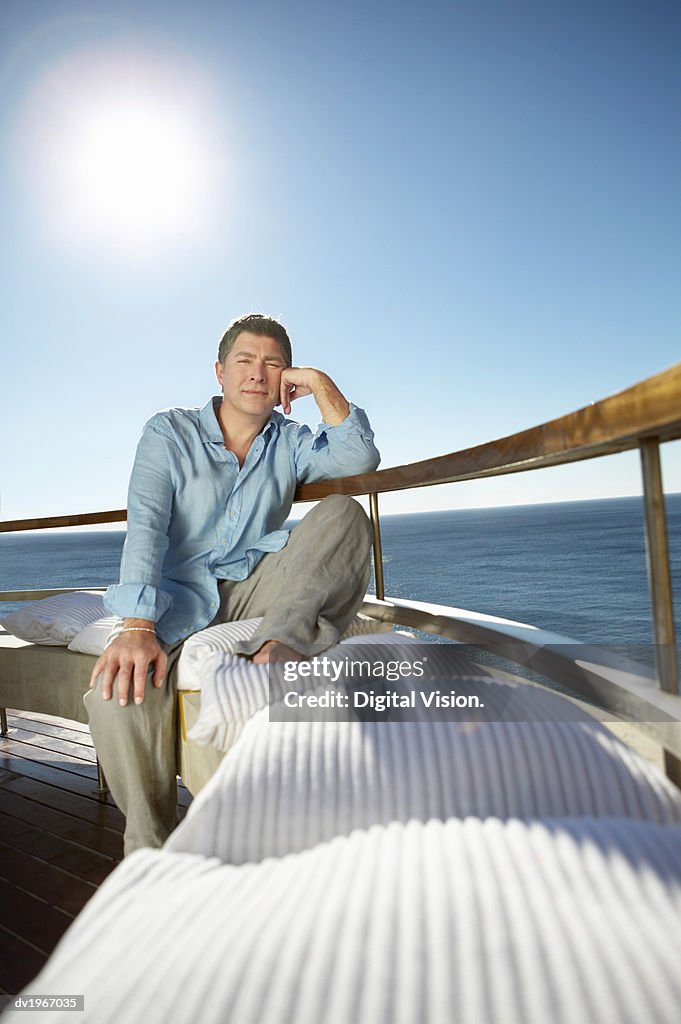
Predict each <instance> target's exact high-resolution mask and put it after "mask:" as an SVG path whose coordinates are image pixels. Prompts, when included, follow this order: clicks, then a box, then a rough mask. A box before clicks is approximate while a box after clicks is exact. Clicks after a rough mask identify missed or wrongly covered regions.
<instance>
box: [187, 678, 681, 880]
mask: <svg viewBox="0 0 681 1024" xmlns="http://www.w3.org/2000/svg"><path fill="white" fill-rule="evenodd" d="M557 699H558V700H560V698H557ZM268 716H269V709H267V708H263V709H262V710H261V711H259V712H257V714H256V715H255V716H254V717H253V718H252V719H251V720H250V721H249V722H247V723H246V725H245V727H244V729H243V732H242V734H241V736H240V737H239V738H238V741H237V742H236V743H235V745H234V746H233V748H232V750H231V751H230V753H229V754H228V756H227V757H226V758H225V759H224V760H223V761H222V763H221V765H220V767H219V769H218V771H217V772H216V774H215V775H214V776H213V778H212V779H211V780H210V782H209V783H208V784H207V785H206V787H205V788H204V789H203V790H202V791H201V792H200V793H199V795H198V796H197V798H196V799H195V800H194V802H193V804H192V806H191V807H190V809H189V813H188V814H187V817H186V818H185V820H184V821H183V822H182V824H181V825H180V826H179V828H178V829H176V831H175V832H174V833H173V834H172V835H171V837H170V839H169V840H168V849H170V850H175V851H177V850H182V851H187V852H191V853H202V854H204V855H205V856H208V857H213V856H215V857H220V858H221V859H222V860H224V861H226V862H228V863H231V864H242V863H246V862H248V861H259V860H263V859H264V858H266V857H271V856H281V855H283V854H286V853H292V852H296V851H300V850H303V849H306V848H308V847H311V846H314V845H315V844H316V843H319V842H322V841H324V840H328V839H331V838H332V837H333V836H335V835H339V834H347V833H349V832H351V831H352V830H353V829H355V828H369V827H370V826H372V825H375V824H383V825H386V824H388V823H390V822H391V821H409V820H411V819H418V820H419V821H428V820H429V819H431V818H438V819H441V820H445V819H447V818H450V817H457V818H466V817H469V816H474V817H478V818H486V817H498V818H525V819H530V818H542V817H567V816H576V815H586V816H589V815H593V816H598V815H609V816H616V817H629V818H640V819H645V820H648V821H651V822H655V823H661V824H666V823H679V822H681V792H680V791H679V790H678V789H677V788H676V787H675V786H673V785H672V784H671V783H670V782H669V781H668V780H667V779H666V778H665V777H664V776H663V775H662V773H661V772H659V771H658V770H657V769H656V768H655V767H654V766H653V765H651V764H649V763H648V762H647V761H645V760H644V759H643V758H642V757H640V756H639V755H638V754H636V753H634V752H633V751H632V750H630V749H629V747H627V746H626V745H625V744H623V743H621V742H620V741H619V740H618V739H616V737H614V736H613V735H612V734H611V733H610V732H608V730H606V729H605V728H603V727H602V726H601V725H599V724H598V723H597V722H594V721H593V720H587V719H586V716H583V717H584V720H583V721H580V722H561V721H555V722H489V723H481V724H477V725H475V724H470V723H469V724H466V723H461V724H457V723H456V722H445V721H426V722H380V721H379V722H377V721H364V722H358V721H354V722H333V721H314V722H271V721H269V720H268Z"/></svg>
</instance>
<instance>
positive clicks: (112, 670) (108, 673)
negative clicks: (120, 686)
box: [100, 661, 116, 700]
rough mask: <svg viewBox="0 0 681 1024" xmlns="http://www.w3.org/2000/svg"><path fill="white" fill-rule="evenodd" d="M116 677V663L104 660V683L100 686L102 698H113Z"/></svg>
mask: <svg viewBox="0 0 681 1024" xmlns="http://www.w3.org/2000/svg"><path fill="white" fill-rule="evenodd" d="M115 678H116V665H115V663H114V664H111V662H109V661H106V662H104V668H103V671H102V685H101V687H100V693H101V695H102V700H111V693H112V691H113V684H114V679H115Z"/></svg>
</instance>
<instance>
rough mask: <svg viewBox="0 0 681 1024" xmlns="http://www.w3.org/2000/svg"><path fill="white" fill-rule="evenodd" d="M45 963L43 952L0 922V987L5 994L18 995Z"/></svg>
mask: <svg viewBox="0 0 681 1024" xmlns="http://www.w3.org/2000/svg"><path fill="white" fill-rule="evenodd" d="M44 963H45V954H44V953H41V952H40V950H38V949H35V947H33V946H31V945H30V944H29V943H27V942H24V941H23V939H22V938H21V937H20V936H18V935H16V934H15V933H14V932H12V931H10V930H8V929H6V928H5V927H4V913H3V916H2V922H0V988H1V989H2V990H3V992H4V993H5V994H6V995H10V996H14V995H18V994H19V992H20V991H21V989H22V988H24V987H25V986H26V985H28V983H29V982H30V981H31V980H32V979H33V978H35V976H36V974H37V973H38V971H39V970H40V968H41V967H42V966H43V964H44Z"/></svg>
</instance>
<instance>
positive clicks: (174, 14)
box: [0, 0, 681, 518]
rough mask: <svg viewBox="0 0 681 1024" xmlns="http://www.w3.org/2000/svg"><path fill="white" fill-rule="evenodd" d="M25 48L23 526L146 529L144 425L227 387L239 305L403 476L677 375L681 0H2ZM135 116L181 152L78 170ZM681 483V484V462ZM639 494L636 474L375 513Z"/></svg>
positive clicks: (8, 216)
mask: <svg viewBox="0 0 681 1024" xmlns="http://www.w3.org/2000/svg"><path fill="white" fill-rule="evenodd" d="M0 39H1V42H0V125H1V131H2V150H1V163H0V174H1V180H0V195H2V205H3V214H2V221H3V231H2V238H1V240H0V245H1V246H2V250H1V256H0V259H1V261H2V280H3V282H4V295H3V301H2V303H1V304H0V325H1V336H2V339H3V341H2V393H3V400H2V411H1V413H0V416H1V417H2V425H1V430H2V438H3V441H4V443H3V445H2V456H1V461H0V466H1V476H0V490H1V505H0V517H2V518H15V517H23V516H33V515H53V514H54V515H56V514H60V513H67V512H78V511H81V512H82V511H92V510H98V509H106V508H117V507H121V506H123V505H124V504H125V497H126V489H127V478H128V473H129V470H130V466H131V462H132V457H133V453H134V448H135V444H136V441H137V438H138V437H139V433H140V431H141V428H142V425H143V423H144V422H145V421H146V419H147V418H148V417H149V416H150V415H152V414H153V413H154V412H155V411H156V410H158V409H160V408H164V407H167V406H172V405H187V406H193V405H202V404H204V402H205V401H206V400H207V398H208V396H209V395H210V394H211V393H215V391H216V388H215V382H214V374H213V362H214V359H215V350H216V347H217V343H218V341H219V338H220V336H221V334H222V332H223V330H224V328H225V326H226V324H227V323H228V322H229V320H230V319H232V318H233V317H234V316H237V315H239V314H241V313H243V312H246V311H251V310H260V311H265V312H268V313H270V314H273V315H276V316H280V317H281V318H282V320H283V321H284V322H285V323H286V325H287V326H288V328H289V332H290V334H291V337H292V340H293V346H294V358H295V360H296V362H298V363H299V364H301V365H313V366H319V367H321V368H322V369H325V370H326V371H327V372H329V373H330V374H331V376H333V377H334V379H335V380H336V381H337V383H338V384H339V386H340V387H341V389H342V390H344V391H345V393H346V394H347V395H348V397H350V398H351V399H352V400H354V401H355V402H356V403H357V404H359V405H361V406H363V407H364V408H366V409H367V411H368V413H369V415H370V418H371V420H372V423H373V425H374V428H375V431H376V435H377V442H378V445H379V447H380V449H381V451H382V454H383V463H382V464H383V466H388V465H397V464H401V463H403V462H408V461H412V460H415V459H421V458H426V457H429V456H435V455H441V454H444V453H446V452H449V451H454V450H457V449H459V448H463V447H467V446H469V445H473V444H478V443H481V442H483V441H485V440H491V439H492V438H495V437H500V436H504V435H506V434H509V433H512V432H513V431H516V430H520V429H524V428H526V427H530V426H533V425H535V424H537V423H541V422H543V421H545V420H547V419H551V418H554V417H556V416H559V415H562V414H563V413H566V412H570V411H572V410H573V409H577V408H580V407H581V406H583V405H586V404H588V403H589V402H591V401H594V400H597V399H599V398H602V397H605V396H606V395H608V394H611V393H613V392H615V391H618V390H620V389H622V388H624V387H627V386H628V385H630V384H632V383H634V382H635V381H637V380H640V379H642V378H644V377H646V376H649V375H651V374H653V373H655V372H657V371H659V370H662V369H664V368H665V367H667V366H669V365H671V364H672V363H674V362H676V361H677V360H678V359H679V351H680V350H679V343H678V342H679V321H680V319H681V317H680V305H679V295H680V294H681V290H680V288H679V271H680V262H681V261H680V259H679V254H680V247H681V241H680V240H681V210H680V206H681V203H680V190H679V181H681V133H680V132H679V127H680V126H679V121H680V120H681V114H680V113H679V110H680V106H681V105H680V104H679V96H681V61H680V60H679V53H681V8H680V7H679V5H678V4H677V3H674V2H659V0H658V2H655V0H654V2H652V3H646V4H643V3H627V2H619V3H615V2H610V3H602V2H598V0H596V2H590V3H585V2H582V0H574V2H570V3H567V2H565V3H564V2H562V0H559V2H551V3H546V2H518V3H501V2H497V3H492V2H484V0H483V2H477V3H475V2H462V3H457V2H450V3H432V2H429V0H426V2H425V3H419V4H418V5H417V4H415V3H413V4H405V3H399V2H398V3H395V2H393V3H389V4H388V3H371V2H368V3H365V4H358V3H355V2H354V0H351V2H350V3H345V4H343V5H340V4H337V3H334V4H332V3H328V2H323V0H322V2H319V0H318V2H316V3H313V2H306V0H299V2H294V3H291V2H288V0H280V2H279V3H274V2H270V0H266V2H254V0H250V2H248V3H246V2H236V3H221V4H218V3H208V2H206V0H198V2H195V3H193V4H189V3H180V2H178V0H171V2H164V3H160V2H139V3H134V4H132V3H125V2H121V0H116V2H97V0H88V2H70V3H67V2H60V0H45V2H42V0H32V2H25V0H4V2H3V4H2V6H1V7H0ZM117 103H118V104H119V105H120V104H123V106H124V107H125V109H127V110H129V109H130V104H131V103H132V104H133V106H134V107H135V109H136V111H137V113H138V114H140V115H141V116H142V117H143V118H144V117H146V118H147V122H148V123H149V124H150V125H151V126H152V127H151V130H150V132H149V134H150V136H153V134H154V131H155V130H156V128H158V127H159V126H160V128H161V129H162V128H163V125H164V124H165V122H166V121H167V122H168V124H169V125H171V127H172V130H173V131H176V132H179V139H180V149H181V150H182V156H181V158H179V159H178V161H175V160H174V159H167V158H166V159H165V162H164V161H163V160H161V161H160V163H159V164H154V158H155V153H154V149H153V145H154V143H153V138H152V139H151V141H149V140H148V139H143V140H142V143H141V149H142V155H143V158H139V159H138V160H137V164H135V163H134V153H133V152H132V148H131V149H130V151H129V152H127V153H126V152H123V153H122V160H123V163H122V164H121V166H120V167H118V164H116V160H118V159H119V158H121V153H120V152H117V153H116V154H115V155H114V156H113V157H112V156H108V157H106V160H105V164H104V165H103V164H102V162H101V159H102V158H101V153H100V157H99V159H100V164H99V165H97V163H96V161H95V162H94V163H93V162H92V159H93V158H92V154H91V153H89V156H88V159H90V161H91V162H90V163H89V164H86V163H84V162H83V161H84V159H85V157H84V155H83V145H84V143H83V138H82V136H84V135H85V134H87V132H90V133H91V132H92V131H93V130H94V129H95V128H102V126H103V128H104V130H105V134H106V132H107V131H108V129H109V126H110V125H111V124H113V123H114V122H112V121H111V120H110V119H111V117H112V114H111V111H112V110H115V109H116V104H117ZM126 105H127V106H126ZM147 122H144V123H147ZM93 126H94V128H93ZM169 130H170V129H169ZM144 131H145V129H144V128H142V132H143V133H144ZM79 133H80V134H79ZM183 133H184V134H183ZM109 134H110V135H111V134H112V132H109ZM123 137H124V138H125V134H124V136H123ZM162 141H163V140H162V139H161V142H162ZM131 145H132V144H131ZM149 147H151V148H149ZM120 148H121V147H120V146H119V150H120ZM123 149H125V143H123ZM145 154H146V155H145ZM138 157H139V151H138ZM185 158H186V159H187V160H188V161H189V162H188V164H187V167H186V168H185V179H183V181H176V180H175V179H174V178H173V174H174V173H176V171H175V170H173V168H174V166H175V164H176V163H182V160H184V159H185ZM144 160H150V161H151V165H150V166H147V167H145V166H143V165H144ZM112 164H115V167H114V171H115V174H114V175H113V177H112ZM131 166H132V172H131V170H130V168H131ZM83 167H88V168H89V170H88V171H87V174H88V175H89V179H88V180H87V181H86V180H85V179H84V178H83V174H84V173H85V172H84V171H83ZM116 168H118V170H116ZM137 172H139V173H140V174H142V175H144V174H147V175H149V174H150V175H151V176H152V182H153V183H152V187H151V192H149V193H148V194H146V195H142V197H141V199H140V195H139V194H135V190H134V183H133V186H132V191H131V193H130V194H131V200H130V203H129V204H128V206H127V208H126V205H125V203H126V199H125V195H127V193H125V194H123V195H122V194H121V191H120V180H121V176H124V175H126V174H127V175H129V174H130V173H132V174H133V175H134V174H135V173H137ZM78 174H80V176H81V177H80V178H78V177H77V175H78ZM98 175H100V176H101V180H99V186H98V188H96V189H95V190H94V192H92V194H90V192H91V191H92V190H91V186H92V179H93V178H97V176H98ZM192 175H194V178H193V179H192ZM192 181H193V182H194V184H192ZM74 182H75V184H74ZM79 183H80V184H79ZM95 184H96V182H95ZM192 188H193V191H192ZM173 189H175V190H176V192H175V193H173ZM166 193H167V197H166ZM159 196H160V198H159ZM86 199H87V202H86ZM157 199H158V204H159V210H160V212H159V211H157V210H156V201H157ZM164 202H165V203H166V205H165V206H164V205H163V204H164ZM88 203H89V204H90V205H89V206H88V205H87V204H88ZM135 204H137V205H135ZM152 208H153V209H152ZM154 211H155V212H154ZM152 213H153V216H152ZM165 215H167V222H165V223H164V222H163V216H165ZM133 229H134V230H133ZM293 415H294V416H295V418H297V419H302V420H304V421H307V422H309V423H314V422H315V419H316V417H315V408H314V406H313V404H312V402H311V400H310V399H305V400H302V401H301V402H300V403H296V404H295V405H294V410H293ZM663 466H664V471H665V483H666V485H667V487H668V489H669V490H681V455H680V452H679V447H678V445H677V444H674V445H672V446H667V449H666V450H665V453H664V460H663ZM639 490H640V482H639V472H638V461H637V457H636V455H635V454H634V453H631V454H626V455H622V456H616V457H613V458H610V459H607V460H599V461H597V462H592V463H585V464H582V465H578V466H570V467H564V468H559V469H554V470H550V471H546V472H540V473H529V474H521V475H516V476H511V477H507V478H501V479H499V480H486V481H482V482H479V483H472V484H464V485H451V486H448V487H445V488H438V489H427V490H421V491H418V492H412V493H411V494H403V495H398V496H393V497H386V498H385V499H384V500H383V506H382V507H383V508H384V509H385V510H386V511H389V512H390V511H394V512H397V511H412V510H414V511H415V510H419V509H428V508H448V507H450V508H451V507H457V506H476V505H497V504H498V505H505V504H515V503H529V502H537V501H556V500H570V499H576V498H589V497H606V496H609V495H619V494H633V493H638V491H639Z"/></svg>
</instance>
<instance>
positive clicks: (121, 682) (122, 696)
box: [117, 662, 132, 707]
mask: <svg viewBox="0 0 681 1024" xmlns="http://www.w3.org/2000/svg"><path fill="white" fill-rule="evenodd" d="M131 672H132V664H131V663H130V662H125V663H121V664H120V665H119V666H118V687H117V690H118V703H119V704H120V705H121V707H125V705H126V704H127V703H128V696H129V694H130V675H131Z"/></svg>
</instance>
